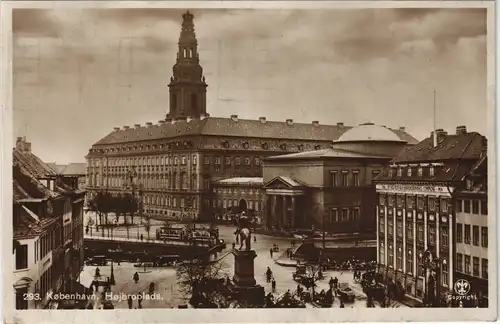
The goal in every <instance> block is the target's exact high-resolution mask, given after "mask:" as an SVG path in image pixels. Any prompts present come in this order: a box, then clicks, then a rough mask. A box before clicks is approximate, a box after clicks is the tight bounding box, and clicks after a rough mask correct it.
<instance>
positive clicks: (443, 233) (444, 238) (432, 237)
mask: <svg viewBox="0 0 500 324" xmlns="http://www.w3.org/2000/svg"><path fill="white" fill-rule="evenodd" d="M413 228H414V227H413V223H412V222H407V223H406V240H407V241H413V239H414V235H413ZM436 229H437V226H436V225H435V224H432V225H431V224H428V225H427V242H428V243H430V244H432V245H434V244H435V243H436ZM439 229H440V230H439V235H440V236H439V244H440V246H441V247H442V248H447V247H448V246H449V231H448V227H446V226H442V227H439ZM403 231H404V229H403V222H402V221H396V237H397V238H400V239H402V238H403ZM424 231H425V226H424V224H417V228H416V232H417V233H416V234H417V242H418V243H420V244H424V242H425V233H424ZM379 233H380V236H384V235H385V219H384V218H383V217H380V218H379ZM387 234H388V235H389V236H393V235H394V221H393V219H392V218H388V221H387Z"/></svg>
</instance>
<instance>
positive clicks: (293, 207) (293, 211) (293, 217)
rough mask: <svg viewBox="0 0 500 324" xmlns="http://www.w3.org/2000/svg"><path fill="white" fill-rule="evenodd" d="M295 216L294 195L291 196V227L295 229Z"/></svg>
mask: <svg viewBox="0 0 500 324" xmlns="http://www.w3.org/2000/svg"><path fill="white" fill-rule="evenodd" d="M295 217H296V211H295V196H292V228H293V229H295Z"/></svg>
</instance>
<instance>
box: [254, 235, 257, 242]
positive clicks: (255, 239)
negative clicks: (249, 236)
mask: <svg viewBox="0 0 500 324" xmlns="http://www.w3.org/2000/svg"><path fill="white" fill-rule="evenodd" d="M253 241H254V243H255V242H257V236H255V235H254V236H253Z"/></svg>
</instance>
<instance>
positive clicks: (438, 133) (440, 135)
mask: <svg viewBox="0 0 500 324" xmlns="http://www.w3.org/2000/svg"><path fill="white" fill-rule="evenodd" d="M446 135H448V132H445V131H444V130H443V129H442V128H440V129H436V137H437V141H438V144H439V142H441V141H442V140H443V139H444V138H445V136H446Z"/></svg>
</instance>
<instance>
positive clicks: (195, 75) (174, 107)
mask: <svg viewBox="0 0 500 324" xmlns="http://www.w3.org/2000/svg"><path fill="white" fill-rule="evenodd" d="M172 72H173V75H172V77H171V78H170V84H169V85H168V86H169V88H170V111H169V113H168V114H167V118H183V117H184V118H185V117H188V116H191V117H199V116H200V115H201V114H206V88H207V84H206V83H205V77H204V76H203V68H202V67H201V66H200V58H199V55H198V41H197V39H196V34H195V31H194V15H193V14H192V13H191V12H189V10H188V11H187V12H186V13H184V14H183V15H182V25H181V33H180V36H179V43H178V51H177V58H176V63H175V65H174V66H173V69H172Z"/></svg>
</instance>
